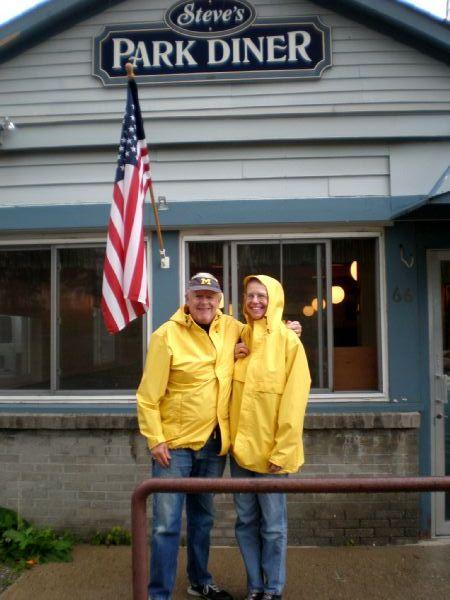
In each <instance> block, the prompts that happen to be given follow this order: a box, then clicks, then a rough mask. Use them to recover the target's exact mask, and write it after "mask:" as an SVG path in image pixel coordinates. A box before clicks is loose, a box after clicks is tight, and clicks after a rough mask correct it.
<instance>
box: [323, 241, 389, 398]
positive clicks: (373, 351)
mask: <svg viewBox="0 0 450 600" xmlns="http://www.w3.org/2000/svg"><path fill="white" fill-rule="evenodd" d="M332 263H333V265H332V271H333V282H332V285H333V287H334V288H341V290H342V293H341V294H340V295H339V296H338V297H337V298H335V300H333V334H334V389H335V390H338V391H339V390H346V391H347V390H377V389H378V348H377V346H378V344H377V329H378V327H377V305H376V297H377V295H376V280H375V240H373V239H354V240H342V239H340V240H333V243H332ZM336 300H339V302H338V301H336Z"/></svg>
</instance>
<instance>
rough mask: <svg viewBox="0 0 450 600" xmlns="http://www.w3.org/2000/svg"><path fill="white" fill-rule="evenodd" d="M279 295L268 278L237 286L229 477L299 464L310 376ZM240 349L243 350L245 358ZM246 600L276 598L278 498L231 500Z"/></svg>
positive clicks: (282, 472) (273, 472)
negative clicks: (242, 321)
mask: <svg viewBox="0 0 450 600" xmlns="http://www.w3.org/2000/svg"><path fill="white" fill-rule="evenodd" d="M283 308H284V293H283V288H282V287H281V284H280V283H279V282H278V281H277V280H276V279H273V278H272V277H267V276H266V275H256V276H250V277H247V278H246V279H245V280H244V314H245V316H246V319H247V325H246V327H245V329H244V331H243V333H242V336H241V338H242V344H238V346H237V348H236V353H237V356H241V357H242V358H238V360H237V361H236V364H235V367H234V375H233V391H232V399H231V405H230V435H231V451H232V459H231V475H232V477H282V476H285V477H286V476H287V474H288V473H294V472H296V471H298V469H299V467H300V466H301V465H302V464H303V462H304V457H303V444H302V431H303V420H304V415H305V409H306V403H307V399H308V393H309V388H310V384H311V378H310V375H309V369H308V363H307V360H306V355H305V351H304V349H303V346H302V344H301V342H300V340H299V339H298V337H297V335H295V334H294V333H293V332H292V331H290V330H289V329H287V328H286V326H285V325H284V323H283V322H282V314H283ZM248 350H249V351H250V352H249V353H248ZM234 501H235V506H236V512H237V520H236V538H237V541H238V544H239V547H240V550H241V553H242V557H243V559H244V563H245V568H246V572H247V587H248V596H247V600H279V599H280V598H281V595H282V591H283V587H284V583H285V572H286V568H285V562H286V545H287V511H286V496H285V494H273V493H272V494H266V493H260V494H256V493H245V494H235V496H234Z"/></svg>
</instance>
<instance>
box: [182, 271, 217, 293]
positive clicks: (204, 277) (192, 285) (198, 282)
mask: <svg viewBox="0 0 450 600" xmlns="http://www.w3.org/2000/svg"><path fill="white" fill-rule="evenodd" d="M187 289H188V291H192V292H198V291H200V290H208V291H210V292H217V293H219V294H221V293H222V290H221V289H220V284H219V282H218V281H217V279H216V278H215V277H214V275H211V273H196V274H195V275H193V276H192V277H191V278H190V279H189V282H188V285H187Z"/></svg>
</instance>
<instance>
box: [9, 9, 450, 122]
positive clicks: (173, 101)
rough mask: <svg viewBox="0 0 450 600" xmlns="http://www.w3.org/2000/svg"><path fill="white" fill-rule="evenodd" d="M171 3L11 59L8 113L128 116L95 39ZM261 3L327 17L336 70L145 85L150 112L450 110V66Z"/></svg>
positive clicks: (96, 22) (263, 12) (342, 22)
mask: <svg viewBox="0 0 450 600" xmlns="http://www.w3.org/2000/svg"><path fill="white" fill-rule="evenodd" d="M171 4H172V3H171V2H170V1H169V2H143V1H140V0H130V1H129V2H125V3H123V4H120V5H118V6H116V7H115V8H111V9H109V10H106V11H104V12H103V13H101V14H100V15H97V16H95V17H93V18H90V19H88V20H87V21H85V22H83V23H82V24H80V25H77V26H75V27H73V28H71V29H69V30H68V31H65V32H63V33H61V34H59V35H55V36H54V37H52V38H50V39H49V40H48V41H46V42H44V43H42V44H40V45H38V46H37V47H35V48H32V49H30V50H27V51H25V52H24V53H23V54H22V55H21V56H18V57H17V58H14V59H12V60H10V61H8V62H6V63H5V64H3V65H2V67H1V69H0V112H1V113H2V114H8V115H9V116H10V117H13V118H16V119H19V120H20V119H24V120H26V121H30V120H31V121H32V120H41V119H42V118H44V119H47V118H50V119H55V118H64V117H67V116H68V115H70V116H72V117H74V116H82V117H83V118H86V119H96V118H98V115H99V113H100V114H101V115H102V117H103V118H105V117H106V116H117V115H119V114H120V113H121V111H122V109H123V88H122V87H117V88H104V87H103V86H102V84H101V82H100V81H99V80H98V79H95V78H93V77H92V75H91V47H92V39H93V37H94V35H96V34H97V33H98V32H99V31H100V30H101V29H102V27H103V26H104V25H105V24H114V23H122V22H129V23H133V22H139V23H142V22H145V21H149V22H151V21H157V20H161V19H162V17H163V14H164V11H165V9H166V8H167V7H168V6H170V5H171ZM149 5H151V6H152V7H153V8H147V7H148V6H149ZM255 5H256V8H257V13H258V15H260V16H290V17H295V16H302V15H311V14H318V15H321V16H322V18H323V20H324V21H325V22H326V23H327V24H328V25H329V26H330V27H331V29H332V40H333V42H332V48H333V67H332V68H331V69H328V70H327V71H326V72H325V73H324V74H323V77H322V79H321V80H320V81H314V80H310V81H286V82H280V83H276V84H274V83H273V82H270V81H269V82H267V83H248V84H245V83H243V84H240V83H232V84H230V83H222V84H206V85H205V84H196V85H180V84H177V85H165V86H142V87H141V102H142V107H143V110H144V113H146V114H149V115H151V114H153V113H156V114H165V115H174V114H179V113H184V112H185V111H187V110H189V111H192V112H193V113H198V112H201V111H204V110H209V111H220V110H225V109H230V108H232V109H233V112H234V113H235V114H239V113H240V112H243V111H245V112H246V113H247V112H248V111H250V112H251V113H252V112H255V113H257V112H259V111H261V110H264V109H274V108H278V109H280V110H297V111H302V112H307V111H308V110H311V109H319V110H320V109H321V108H322V109H327V110H330V111H331V110H336V109H342V110H343V109H345V110H350V111H355V110H358V109H360V108H361V107H365V106H367V105H370V106H371V108H372V109H375V108H377V107H378V108H380V107H382V108H383V110H391V111H394V112H395V111H396V110H399V109H401V110H414V109H420V110H426V111H432V110H434V109H435V108H438V107H439V105H442V106H446V107H447V108H448V107H449V106H450V100H449V99H450V94H449V89H450V78H449V72H450V71H449V68H448V67H447V66H445V65H444V64H443V63H440V62H439V61H437V60H433V59H431V58H429V57H428V56H426V55H424V54H421V53H420V52H418V51H417V50H414V49H412V48H410V47H408V46H405V45H402V44H400V43H398V42H396V41H395V40H393V39H390V38H389V37H387V36H384V35H382V34H380V33H377V32H375V31H372V30H370V29H368V28H367V27H364V26H362V25H358V24H356V23H354V22H352V21H350V20H349V19H345V18H343V17H341V16H338V15H336V14H334V13H332V12H330V11H327V10H325V9H323V8H321V7H319V6H317V5H315V4H313V3H310V2H275V3H274V2H270V3H269V2H267V3H265V2H255ZM442 106H441V107H442Z"/></svg>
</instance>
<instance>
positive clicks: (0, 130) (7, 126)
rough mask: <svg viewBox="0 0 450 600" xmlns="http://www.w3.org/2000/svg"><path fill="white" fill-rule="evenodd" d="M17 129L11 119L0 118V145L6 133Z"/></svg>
mask: <svg viewBox="0 0 450 600" xmlns="http://www.w3.org/2000/svg"><path fill="white" fill-rule="evenodd" d="M15 128H16V125H15V123H14V122H13V121H12V120H11V119H10V118H9V117H0V144H1V143H2V142H3V135H4V132H5V131H13V130H14V129H15Z"/></svg>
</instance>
